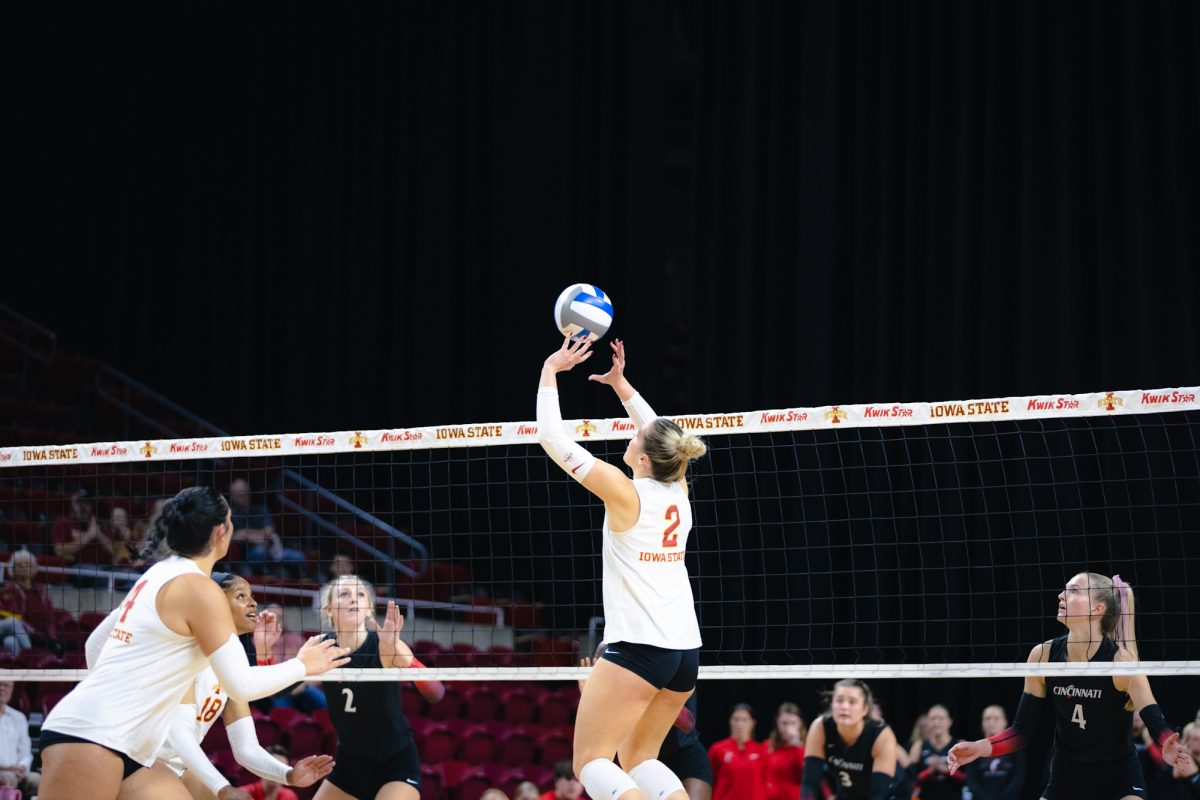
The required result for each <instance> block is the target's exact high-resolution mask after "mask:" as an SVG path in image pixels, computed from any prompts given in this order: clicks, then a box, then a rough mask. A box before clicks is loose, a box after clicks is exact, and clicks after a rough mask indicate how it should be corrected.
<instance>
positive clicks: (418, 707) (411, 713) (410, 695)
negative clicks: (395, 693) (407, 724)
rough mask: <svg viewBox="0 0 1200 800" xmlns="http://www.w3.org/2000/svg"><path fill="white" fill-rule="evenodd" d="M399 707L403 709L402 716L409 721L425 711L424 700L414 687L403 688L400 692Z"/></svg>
mask: <svg viewBox="0 0 1200 800" xmlns="http://www.w3.org/2000/svg"><path fill="white" fill-rule="evenodd" d="M400 705H401V707H402V708H403V709H404V716H406V717H408V718H410V719H411V718H412V717H415V716H417V715H418V714H421V713H422V712H423V711H424V710H425V699H424V698H423V697H421V693H420V692H418V691H417V690H416V687H413V686H405V687H403V688H402V689H401V690H400Z"/></svg>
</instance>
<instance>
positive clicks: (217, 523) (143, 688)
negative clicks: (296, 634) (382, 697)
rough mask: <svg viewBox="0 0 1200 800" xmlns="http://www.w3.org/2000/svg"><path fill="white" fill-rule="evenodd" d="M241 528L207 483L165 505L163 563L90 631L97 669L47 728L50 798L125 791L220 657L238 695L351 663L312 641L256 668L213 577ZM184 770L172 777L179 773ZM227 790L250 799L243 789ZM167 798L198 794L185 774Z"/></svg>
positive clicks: (159, 533) (44, 790)
mask: <svg viewBox="0 0 1200 800" xmlns="http://www.w3.org/2000/svg"><path fill="white" fill-rule="evenodd" d="M232 535H233V525H232V523H231V521H230V515H229V505H228V503H226V501H225V498H223V497H221V495H220V494H219V493H217V492H216V491H214V490H212V489H210V488H205V487H190V488H188V489H184V490H183V491H182V492H180V493H179V494H178V495H176V496H175V497H173V498H171V499H170V500H168V501H167V502H166V503H164V504H163V507H162V509H161V511H160V512H159V514H158V516H156V517H155V520H154V524H153V532H152V535H151V537H150V541H149V542H148V547H147V549H148V550H149V549H151V548H157V547H158V546H159V545H165V547H167V548H168V549H169V550H170V552H171V553H172V555H171V556H170V557H169V558H167V559H166V560H164V561H161V562H159V563H158V564H155V565H154V566H153V567H151V568H150V569H149V570H147V571H146V574H145V575H143V576H142V578H141V579H140V580H139V581H138V582H137V584H135V585H134V587H133V589H131V590H130V592H129V594H128V595H127V596H126V597H125V601H124V602H123V603H121V605H120V606H119V607H117V608H116V609H114V610H113V612H112V613H111V614H109V616H108V617H107V618H106V619H105V621H104V622H103V623H101V624H100V626H99V627H97V629H96V630H95V631H93V632H92V635H91V636H90V637H89V638H88V663H89V670H88V675H87V677H86V678H84V679H83V680H82V681H81V682H80V683H79V685H78V686H76V687H75V689H74V690H73V691H72V692H71V693H70V694H68V695H67V696H66V697H65V698H63V700H62V701H61V702H60V703H59V704H58V705H57V706H55V707H54V710H53V711H51V712H50V714H49V716H47V718H46V721H45V723H44V724H43V726H42V739H41V745H42V765H43V766H42V785H41V788H40V795H39V796H40V797H41V798H43V800H77V798H81V797H86V798H89V800H115V799H116V798H117V797H118V795H119V793H120V791H121V783H122V781H123V780H124V779H125V778H127V777H129V776H130V775H132V774H133V773H134V772H135V771H137V770H138V769H139V768H140V767H142V766H150V765H151V764H153V763H154V759H155V754H156V753H157V752H158V750H159V748H161V747H162V744H163V742H164V741H165V740H166V737H167V730H168V728H169V727H170V724H171V719H172V717H173V716H174V715H175V713H176V708H177V706H178V705H179V701H180V699H181V698H182V697H183V695H184V692H185V691H186V690H187V688H188V686H189V684H190V683H191V681H192V680H193V679H194V678H195V676H196V675H197V674H199V673H200V671H201V670H202V669H203V668H204V667H205V665H206V663H205V662H206V661H207V662H208V663H209V664H211V665H212V667H213V669H214V670H215V672H216V674H217V675H218V676H219V678H220V682H221V685H222V686H223V687H224V688H225V690H226V691H227V692H228V693H229V694H230V695H231V696H233V697H236V698H238V699H240V700H253V699H256V698H258V697H265V696H267V695H270V694H274V693H275V692H277V691H279V690H280V689H283V688H284V687H286V686H288V685H290V684H292V683H295V682H296V681H298V680H300V679H302V678H303V677H304V676H305V675H311V674H318V673H321V672H325V671H326V670H329V669H332V668H333V667H337V666H341V665H342V664H343V663H345V658H344V657H343V656H344V655H345V651H344V649H343V648H337V647H333V646H331V645H330V644H329V643H320V642H316V641H310V642H309V643H308V644H307V645H306V646H305V648H304V649H303V650H302V652H301V653H300V654H299V655H298V657H297V658H296V659H293V660H292V661H290V662H288V663H285V664H279V665H275V666H267V667H250V666H249V665H248V664H247V663H246V655H245V651H244V650H243V649H242V646H241V643H240V642H239V641H238V639H237V636H236V633H235V629H234V625H233V619H232V617H231V615H230V613H229V602H228V601H227V600H226V598H225V595H224V593H223V592H222V591H221V590H220V588H219V587H218V586H217V585H216V584H214V583H213V581H212V580H211V579H210V578H209V573H211V572H212V568H213V564H215V563H216V562H217V561H218V560H219V559H221V558H222V557H224V555H225V553H226V551H227V550H228V549H229V540H230V537H231V536H232ZM172 777H173V776H172ZM229 789H230V791H229V792H227V793H225V794H223V795H222V800H225V797H226V796H228V797H230V798H232V797H243V796H244V793H242V794H235V792H237V790H236V789H233V787H229ZM154 791H155V794H154V795H153V796H154V797H156V798H163V800H177V799H178V800H191V798H190V795H188V793H187V791H186V790H185V789H184V788H183V786H182V784H180V783H179V781H178V779H175V780H174V782H173V784H164V785H163V786H162V787H161V788H155V789H154Z"/></svg>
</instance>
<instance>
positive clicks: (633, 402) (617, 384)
mask: <svg viewBox="0 0 1200 800" xmlns="http://www.w3.org/2000/svg"><path fill="white" fill-rule="evenodd" d="M609 347H611V348H612V351H613V357H612V367H610V368H609V370H608V372H605V373H604V374H603V375H589V376H588V380H589V381H596V382H597V383H603V384H605V385H607V386H611V387H612V388H613V391H614V392H616V393H617V399H618V400H620V401H621V405H623V406H625V413H627V414H629V418H630V419H632V420H633V424H634V425H637V426H638V427H639V428H641V427H643V426H645V425H646V424H647V423H649V422H652V421H653V420H654V419H655V418H656V417H657V416H658V415H657V414H655V413H654V409H653V408H651V407H650V404H649V403H647V402H646V400H645V398H643V397H642V396H641V395H640V394H638V391H637V390H636V389H634V388H633V384H631V383H630V382H629V379H628V378H626V377H625V343H624V342H623V341H621V340H620V339H617V340H616V341H614V342H612V343H611V344H609Z"/></svg>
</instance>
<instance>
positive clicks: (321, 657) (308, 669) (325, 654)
mask: <svg viewBox="0 0 1200 800" xmlns="http://www.w3.org/2000/svg"><path fill="white" fill-rule="evenodd" d="M296 658H298V659H300V662H301V663H302V664H304V674H305V675H320V674H321V673H322V672H328V671H329V670H331V669H336V668H337V667H344V666H345V665H346V664H347V663H349V661H350V648H349V647H338V646H337V642H335V641H334V640H333V639H322V638H321V637H320V636H319V635H318V636H313V637H310V638H309V640H308V641H307V642H305V643H304V646H303V647H301V648H300V652H299V653H296Z"/></svg>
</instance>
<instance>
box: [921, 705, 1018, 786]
mask: <svg viewBox="0 0 1200 800" xmlns="http://www.w3.org/2000/svg"><path fill="white" fill-rule="evenodd" d="M953 724H954V720H953V719H951V718H950V711H949V710H948V709H947V708H946V707H945V706H943V705H935V706H932V707H930V709H929V710H928V711H926V712H925V738H924V739H922V740H921V741H920V742H919V743H917V744H914V745H913V746H912V748H911V749H909V751H908V757H909V758H910V759H912V762H913V763H912V766H911V767H909V770H910V771H911V772H914V773H916V783H917V786H918V787H919V790H920V794H921V797H922V798H924V800H962V787H963V784H964V783H965V782H966V778H965V777H964V775H963V771H961V770H960V771H958V772H955V773H954V774H953V775H951V774H950V766H949V764H948V763H947V761H946V756H947V755H948V754H949V753H950V748H951V747H953V746H954V744H955V742H957V741H958V740H957V739H955V738H954V737H953V736H951V735H950V726H951V725H953ZM1001 730H1003V729H1001Z"/></svg>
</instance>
